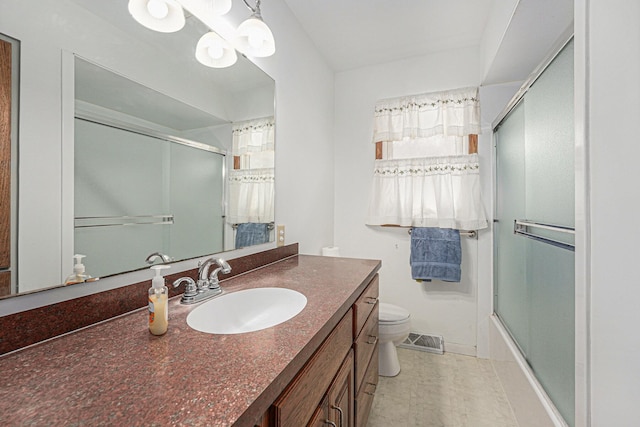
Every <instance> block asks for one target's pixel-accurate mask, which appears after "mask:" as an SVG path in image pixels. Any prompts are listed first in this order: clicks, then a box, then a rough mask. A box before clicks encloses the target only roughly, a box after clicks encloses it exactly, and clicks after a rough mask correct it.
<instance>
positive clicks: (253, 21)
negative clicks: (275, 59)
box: [234, 16, 276, 57]
mask: <svg viewBox="0 0 640 427" xmlns="http://www.w3.org/2000/svg"><path fill="white" fill-rule="evenodd" d="M234 45H235V47H236V48H237V49H238V50H239V51H240V52H242V53H244V54H246V55H250V56H256V57H265V56H271V55H273V54H274V53H275V51H276V42H275V40H274V39H273V34H272V33H271V30H270V29H269V27H268V26H267V24H265V23H264V22H263V21H262V20H261V19H259V18H257V17H256V16H252V17H251V18H249V19H247V20H246V21H244V22H243V23H242V24H240V26H239V27H238V29H237V30H236V38H235V40H234Z"/></svg>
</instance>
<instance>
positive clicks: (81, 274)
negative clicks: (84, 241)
mask: <svg viewBox="0 0 640 427" xmlns="http://www.w3.org/2000/svg"><path fill="white" fill-rule="evenodd" d="M85 256H86V255H80V254H75V255H74V256H73V258H74V259H75V265H74V266H73V274H71V275H70V276H69V277H67V280H65V281H64V284H65V285H74V284H76V283H82V282H85V281H86V280H87V279H90V278H91V276H89V275H88V274H85V271H84V270H85V269H84V264H83V263H82V258H84V257H85Z"/></svg>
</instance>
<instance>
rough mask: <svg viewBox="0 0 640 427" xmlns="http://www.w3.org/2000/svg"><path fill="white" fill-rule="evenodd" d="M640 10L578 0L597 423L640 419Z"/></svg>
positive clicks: (628, 1) (629, 2)
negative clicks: (639, 224) (639, 223)
mask: <svg viewBox="0 0 640 427" xmlns="http://www.w3.org/2000/svg"><path fill="white" fill-rule="evenodd" d="M639 16H640V3H639V2H638V1H636V0H614V1H609V2H606V3H605V2H599V1H591V0H581V1H576V17H577V20H578V19H579V20H580V22H579V24H578V23H577V25H576V27H577V28H579V30H580V33H577V35H576V37H577V38H578V37H579V38H580V39H579V40H580V43H581V44H580V46H584V47H585V52H584V54H581V56H579V57H578V58H577V63H576V72H577V73H579V74H580V76H581V77H583V78H586V87H582V88H581V90H585V89H586V91H585V93H586V96H585V98H586V102H587V109H586V120H582V122H583V123H585V130H586V146H587V150H588V153H587V161H588V163H587V165H588V166H587V167H588V171H587V176H589V175H590V179H589V181H588V182H587V191H588V193H587V194H588V197H590V200H589V198H586V200H584V202H585V203H586V205H587V213H588V214H590V218H589V217H587V221H586V224H587V231H586V234H587V241H588V239H589V238H590V245H589V247H588V249H587V252H586V254H585V255H586V259H587V263H586V274H582V272H579V279H580V280H581V282H580V283H579V285H578V286H579V289H580V290H582V291H585V293H586V300H587V304H588V305H587V308H586V310H585V312H584V314H585V315H586V316H588V317H587V319H586V321H587V324H588V327H590V342H587V343H586V344H587V346H588V348H589V350H590V355H591V357H590V374H591V375H590V376H591V378H590V381H591V383H590V386H589V392H590V394H591V412H590V415H591V425H592V426H614V425H615V426H636V425H638V402H640V381H639V380H638V379H639V378H640V364H639V363H638V354H640V332H639V330H638V328H639V327H640V310H639V309H638V301H640V286H639V279H638V274H637V268H636V266H637V263H638V256H637V255H638V246H637V245H638V242H637V240H636V239H635V238H636V236H637V233H636V232H635V231H634V230H635V227H636V224H635V217H636V215H637V213H638V212H639V211H640V192H639V191H638V181H639V178H640V171H639V169H638V162H637V159H638V158H640V145H639V144H638V143H637V142H636V140H635V137H634V135H635V134H636V133H637V130H636V129H635V127H636V126H637V124H638V120H639V118H640V79H639V78H638V76H640V27H638V25H637V20H638V17H639ZM585 76H586V77H585ZM579 148H580V147H579ZM579 172H580V173H581V174H582V173H583V172H584V171H579ZM589 190H590V191H589ZM589 219H590V224H589ZM580 220H584V218H580ZM578 297H579V299H580V300H583V299H584V295H578ZM580 320H582V323H584V320H585V319H580ZM586 362H587V363H589V360H587V361H586Z"/></svg>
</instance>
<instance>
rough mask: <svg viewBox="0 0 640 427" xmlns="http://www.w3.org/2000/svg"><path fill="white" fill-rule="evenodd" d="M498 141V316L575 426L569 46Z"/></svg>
mask: <svg viewBox="0 0 640 427" xmlns="http://www.w3.org/2000/svg"><path fill="white" fill-rule="evenodd" d="M495 140H496V177H497V182H496V219H497V220H498V222H497V223H496V224H495V255H496V257H495V259H496V264H495V292H496V294H495V304H494V306H495V311H496V313H497V314H498V316H499V317H500V319H501V321H502V322H503V324H504V325H505V327H506V328H507V329H508V330H509V332H510V334H511V335H512V337H513V338H514V340H515V341H516V343H517V345H518V346H519V348H520V350H521V351H522V354H523V356H524V357H525V359H526V360H527V362H528V363H529V365H530V366H531V369H532V371H533V372H534V373H535V375H536V377H537V379H538V381H539V382H540V384H541V385H542V386H543V387H544V389H545V391H546V392H547V394H548V395H549V397H550V398H551V400H552V401H553V402H554V404H555V406H556V407H557V408H558V410H559V411H560V413H561V414H562V416H563V417H564V418H565V420H566V421H567V423H568V424H569V425H573V424H574V394H575V392H574V383H575V377H574V365H575V356H574V354H575V351H574V337H575V326H574V325H575V321H574V252H573V251H572V250H571V246H572V245H573V235H572V234H570V233H567V232H566V231H567V230H566V229H572V228H573V226H574V200H575V198H574V167H573V165H574V133H573V44H572V43H569V44H568V45H567V46H566V47H565V48H564V49H563V50H562V51H561V52H560V54H558V56H557V57H556V58H555V59H554V61H553V62H552V63H551V64H550V65H549V67H548V68H547V69H546V70H545V71H544V73H543V74H542V75H541V76H540V77H539V78H538V80H537V81H536V82H535V83H534V84H533V85H532V86H531V87H530V88H529V90H528V91H527V93H526V94H525V96H524V98H523V99H522V100H521V102H520V103H519V105H518V106H517V107H516V108H515V109H513V110H512V112H511V113H510V114H509V116H507V118H506V119H505V121H503V123H502V124H501V125H500V127H499V128H498V130H497V131H496V134H495ZM516 220H518V221H522V222H523V223H525V224H529V223H531V222H534V223H538V224H551V225H553V226H561V228H555V227H551V228H545V227H538V226H535V225H532V226H518V227H517V228H518V229H519V230H520V232H519V234H516V233H514V227H516V225H515V224H514V221H516ZM523 231H524V233H522V232H523ZM526 234H533V235H534V236H533V237H534V238H535V239H532V238H527V237H526ZM553 242H561V243H553Z"/></svg>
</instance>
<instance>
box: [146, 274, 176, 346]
mask: <svg viewBox="0 0 640 427" xmlns="http://www.w3.org/2000/svg"><path fill="white" fill-rule="evenodd" d="M165 268H171V267H170V266H168V265H154V266H153V267H151V269H152V270H155V273H156V275H155V277H154V278H153V280H152V281H151V288H149V332H151V333H152V334H153V335H163V334H164V333H166V332H167V328H168V327H169V289H167V287H166V286H165V282H164V277H163V276H162V270H163V269H165Z"/></svg>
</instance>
